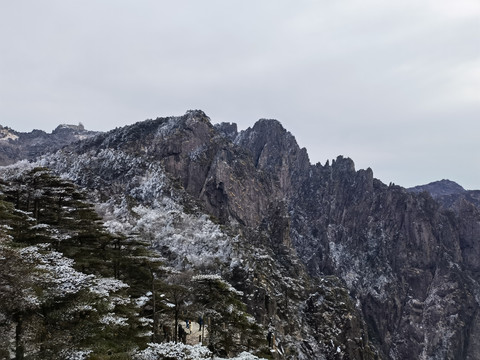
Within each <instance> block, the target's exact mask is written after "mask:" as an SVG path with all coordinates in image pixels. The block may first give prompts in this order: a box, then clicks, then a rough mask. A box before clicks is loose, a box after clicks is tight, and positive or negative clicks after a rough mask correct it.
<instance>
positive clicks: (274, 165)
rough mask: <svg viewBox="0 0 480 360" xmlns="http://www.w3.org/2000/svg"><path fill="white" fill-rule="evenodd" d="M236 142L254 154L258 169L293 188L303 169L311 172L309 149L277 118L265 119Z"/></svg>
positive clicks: (242, 133) (280, 183) (285, 187)
mask: <svg viewBox="0 0 480 360" xmlns="http://www.w3.org/2000/svg"><path fill="white" fill-rule="evenodd" d="M235 143H236V144H237V145H239V146H241V147H243V148H245V149H247V150H249V151H250V152H251V154H252V158H253V162H254V164H255V166H256V167H257V168H258V169H261V170H263V171H265V172H268V173H270V174H272V175H274V176H275V177H276V178H277V179H278V182H279V185H280V187H281V188H282V189H284V190H285V191H287V192H288V191H289V190H290V189H291V187H292V179H295V180H293V181H296V180H298V177H299V176H300V174H301V173H305V172H308V168H309V167H310V160H309V158H308V154H307V150H306V149H305V148H300V146H299V145H298V143H297V141H296V139H295V137H294V136H293V135H292V134H291V133H290V132H288V131H287V130H285V128H284V127H283V126H282V124H281V123H280V122H279V121H277V120H270V119H261V120H259V121H257V122H256V123H255V125H254V126H253V127H252V128H248V129H246V130H245V131H242V132H240V134H239V135H238V136H237V138H236V139H235Z"/></svg>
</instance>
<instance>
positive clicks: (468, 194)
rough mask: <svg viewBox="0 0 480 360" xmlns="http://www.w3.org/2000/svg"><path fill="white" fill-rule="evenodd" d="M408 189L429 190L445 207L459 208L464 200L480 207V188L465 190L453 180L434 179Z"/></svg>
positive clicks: (413, 190)
mask: <svg viewBox="0 0 480 360" xmlns="http://www.w3.org/2000/svg"><path fill="white" fill-rule="evenodd" d="M408 191H411V192H414V193H420V192H423V191H426V192H428V193H429V194H430V195H431V196H432V197H433V198H434V199H435V200H437V201H438V202H440V203H441V204H442V206H444V207H445V208H450V209H453V210H456V209H457V210H458V208H459V207H460V206H461V204H462V203H463V202H468V203H471V204H473V205H475V206H476V207H480V190H465V189H464V188H463V187H461V186H460V185H458V184H457V183H456V182H454V181H451V180H445V179H444V180H440V181H434V182H431V183H429V184H427V185H419V186H415V187H412V188H409V189H408Z"/></svg>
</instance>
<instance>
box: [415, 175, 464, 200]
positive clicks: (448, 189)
mask: <svg viewBox="0 0 480 360" xmlns="http://www.w3.org/2000/svg"><path fill="white" fill-rule="evenodd" d="M409 191H411V192H417V193H418V192H422V191H427V192H428V193H430V195H432V196H433V197H439V196H444V195H453V194H462V193H464V192H465V191H466V190H465V189H464V188H463V187H462V186H460V185H459V184H457V183H456V182H454V181H451V180H447V179H443V180H439V181H434V182H431V183H429V184H427V185H419V186H415V187H413V188H410V189H409Z"/></svg>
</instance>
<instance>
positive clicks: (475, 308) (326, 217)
mask: <svg viewBox="0 0 480 360" xmlns="http://www.w3.org/2000/svg"><path fill="white" fill-rule="evenodd" d="M114 153H116V154H117V155H118V153H121V154H123V155H122V156H124V157H125V159H128V160H125V161H124V162H123V163H121V165H119V163H118V162H116V163H115V164H116V165H115V166H112V167H111V169H110V170H108V169H107V168H106V167H105V165H98V168H97V167H96V166H97V165H91V166H90V168H91V171H92V172H96V174H97V178H96V179H97V180H95V181H93V180H92V177H91V176H89V175H88V174H87V173H85V172H83V173H82V176H78V177H76V178H75V181H77V182H78V183H79V184H80V185H82V186H84V187H87V188H91V189H92V190H95V189H99V188H102V189H105V190H104V196H107V197H108V196H110V195H112V194H113V193H114V192H117V193H118V192H121V191H123V189H124V188H125V186H127V185H125V184H124V183H128V182H131V181H136V180H135V179H139V178H145V176H146V175H145V174H147V172H148V168H149V166H151V165H148V164H158V165H159V166H160V167H161V168H162V169H164V171H165V174H166V176H167V177H168V178H169V180H170V181H171V183H172V184H173V187H172V188H171V189H170V191H171V192H172V193H177V194H183V195H181V196H180V195H179V196H178V197H177V199H180V198H181V199H183V200H182V201H184V202H183V204H184V205H185V206H186V207H189V206H193V205H191V204H195V206H198V207H199V209H201V211H203V212H205V213H207V214H209V215H210V216H211V217H212V218H214V219H216V221H218V223H220V224H222V226H225V227H228V228H230V229H231V230H232V231H235V232H237V233H241V234H242V236H243V239H244V242H245V246H247V247H249V248H255V247H256V246H260V244H261V246H266V247H267V248H268V249H269V251H271V254H272V256H273V259H274V261H275V264H276V265H275V266H277V268H278V269H279V270H278V271H280V272H281V275H278V277H276V276H277V275H275V276H274V275H269V273H268V270H260V268H262V267H258V273H256V274H255V275H251V274H249V273H247V272H246V271H245V270H244V269H242V268H241V267H234V268H232V269H231V281H232V283H233V284H234V285H235V286H236V287H237V288H238V289H240V290H242V291H244V292H245V293H246V298H245V302H246V303H247V305H248V306H249V308H250V310H251V312H252V314H254V315H255V317H256V318H257V319H262V320H261V321H262V322H263V323H264V325H265V326H266V325H268V322H269V319H270V321H273V325H272V326H275V328H276V331H277V333H278V334H279V339H280V340H279V341H281V342H282V343H283V344H284V345H285V347H284V348H285V352H284V354H285V356H287V355H286V354H290V355H289V356H290V358H303V359H373V358H382V359H477V358H478V354H480V342H479V340H478V339H480V312H479V303H480V285H479V283H480V210H479V208H478V207H477V206H475V205H474V204H473V203H472V202H469V201H466V200H465V199H463V200H458V201H457V202H456V205H455V206H456V207H455V211H452V210H451V209H447V208H445V207H443V206H441V205H440V203H439V202H437V201H436V200H435V199H434V198H432V196H431V195H429V194H428V193H426V192H418V191H407V190H406V189H404V188H402V187H399V186H395V185H393V186H387V185H385V184H383V183H382V182H381V181H379V180H377V179H375V178H374V176H373V172H372V170H371V169H366V170H359V171H356V170H355V166H354V163H353V161H352V160H351V159H348V158H344V157H342V156H339V157H338V158H337V159H335V160H333V161H332V164H331V165H330V163H329V162H327V163H326V164H325V165H321V164H315V165H312V164H310V161H309V159H308V155H307V152H306V150H305V149H301V148H300V147H299V146H298V144H297V143H296V141H295V138H294V137H293V136H292V134H290V133H289V132H287V131H286V130H285V129H284V128H283V127H282V126H281V124H280V123H279V122H278V121H276V120H265V119H264V120H260V121H258V122H257V123H256V124H255V125H254V126H253V127H252V128H248V129H247V130H245V131H241V132H238V130H237V127H236V125H235V124H228V123H222V124H219V125H215V126H214V125H212V124H211V123H210V119H209V118H208V117H207V116H206V115H205V114H204V113H203V112H201V111H190V112H188V113H187V114H186V115H185V116H181V117H173V118H159V119H156V120H149V121H145V122H141V123H137V124H134V125H131V126H128V127H124V128H121V129H116V130H113V131H111V132H109V133H104V134H99V135H97V136H95V137H91V138H89V139H86V140H84V141H83V142H80V143H76V144H74V145H71V146H68V147H66V148H65V149H63V150H62V152H60V153H57V155H56V156H57V157H56V159H57V160H55V159H52V160H51V161H50V163H49V164H48V165H49V166H50V167H52V168H54V169H56V170H57V171H59V172H61V171H62V170H61V167H62V166H66V165H61V164H69V165H68V166H69V167H75V166H77V165H78V163H76V162H75V161H77V160H75V159H76V158H77V157H78V156H84V155H85V156H88V157H89V158H96V157H97V158H100V154H102V156H105V154H114ZM58 159H62V160H61V161H60V160H58ZM76 164H77V165H76ZM102 166H103V167H102ZM99 174H100V175H99ZM122 182H123V183H122ZM450 185H451V184H450ZM450 188H451V190H450V191H447V193H441V196H452V195H457V194H459V195H461V196H464V195H465V192H462V191H461V190H460V188H459V187H457V186H450ZM109 191H110V192H111V193H109ZM188 204H190V205H188ZM262 261H263V260H262V259H258V260H257V263H258V264H262ZM265 266H267V264H265ZM268 266H270V265H268ZM265 268H267V267H265ZM271 274H273V272H271ZM269 276H270V278H271V279H269ZM280 278H282V279H280ZM293 279H295V281H293ZM268 283H269V284H270V285H266V284H268ZM261 284H263V285H261ZM288 284H291V285H288ZM248 294H250V295H248ZM272 319H273V320H272ZM259 321H260V320H259ZM287 349H288V350H287Z"/></svg>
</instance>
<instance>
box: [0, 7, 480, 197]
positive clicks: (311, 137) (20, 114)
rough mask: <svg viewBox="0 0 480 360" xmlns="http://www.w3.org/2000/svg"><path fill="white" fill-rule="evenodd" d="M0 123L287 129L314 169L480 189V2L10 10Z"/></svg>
mask: <svg viewBox="0 0 480 360" xmlns="http://www.w3.org/2000/svg"><path fill="white" fill-rule="evenodd" d="M0 54H1V55H0V124H1V125H3V126H8V127H11V128H13V129H14V130H17V131H22V132H28V131H31V130H32V129H42V130H45V131H47V132H50V131H52V130H53V129H55V128H56V126H57V125H59V124H65V123H67V124H78V123H79V122H81V123H82V124H83V125H84V126H85V127H86V128H87V129H89V130H100V131H107V130H111V129H114V128H116V127H121V126H124V125H127V124H132V123H135V122H137V121H142V120H145V119H150V118H156V117H164V116H170V115H182V114H184V113H185V112H186V111H187V110H189V109H201V110H203V111H205V113H206V114H207V115H208V116H209V117H210V118H211V120H212V122H213V123H220V122H235V123H237V124H238V126H239V129H246V128H247V127H249V126H253V124H254V123H255V122H256V121H257V120H258V119H260V118H270V119H277V120H279V121H280V122H281V123H282V124H283V126H284V127H285V128H286V129H287V130H288V131H290V132H291V133H292V134H293V135H294V136H295V137H296V139H297V141H298V143H299V145H300V146H301V147H306V148H307V151H308V153H309V156H310V161H311V162H312V163H316V162H321V163H322V164H323V163H325V162H326V161H327V160H329V159H330V160H331V159H333V158H336V157H337V156H338V155H343V156H348V157H350V158H352V159H353V160H354V162H355V165H356V168H357V169H365V168H367V167H371V168H372V169H373V172H374V176H375V177H376V178H379V179H380V180H382V181H383V182H384V183H386V184H388V183H390V182H393V183H395V184H398V185H402V186H405V187H410V186H415V185H419V184H426V183H429V182H432V181H435V180H441V179H450V180H453V181H456V182H458V183H459V184H460V185H462V186H463V187H465V188H466V189H480V116H479V115H480V1H478V0H402V1H386V0H383V1H380V0H358V1H357V0H321V1H319V0H296V1H291V0H290V1H286V0H255V1H253V0H202V1H198V0H178V1H163V0H152V1H146V0H135V1H133V0H130V1H127V0H102V1H96V0H82V1H80V0H57V1H55V0H42V1H38V0H21V1H0Z"/></svg>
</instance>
